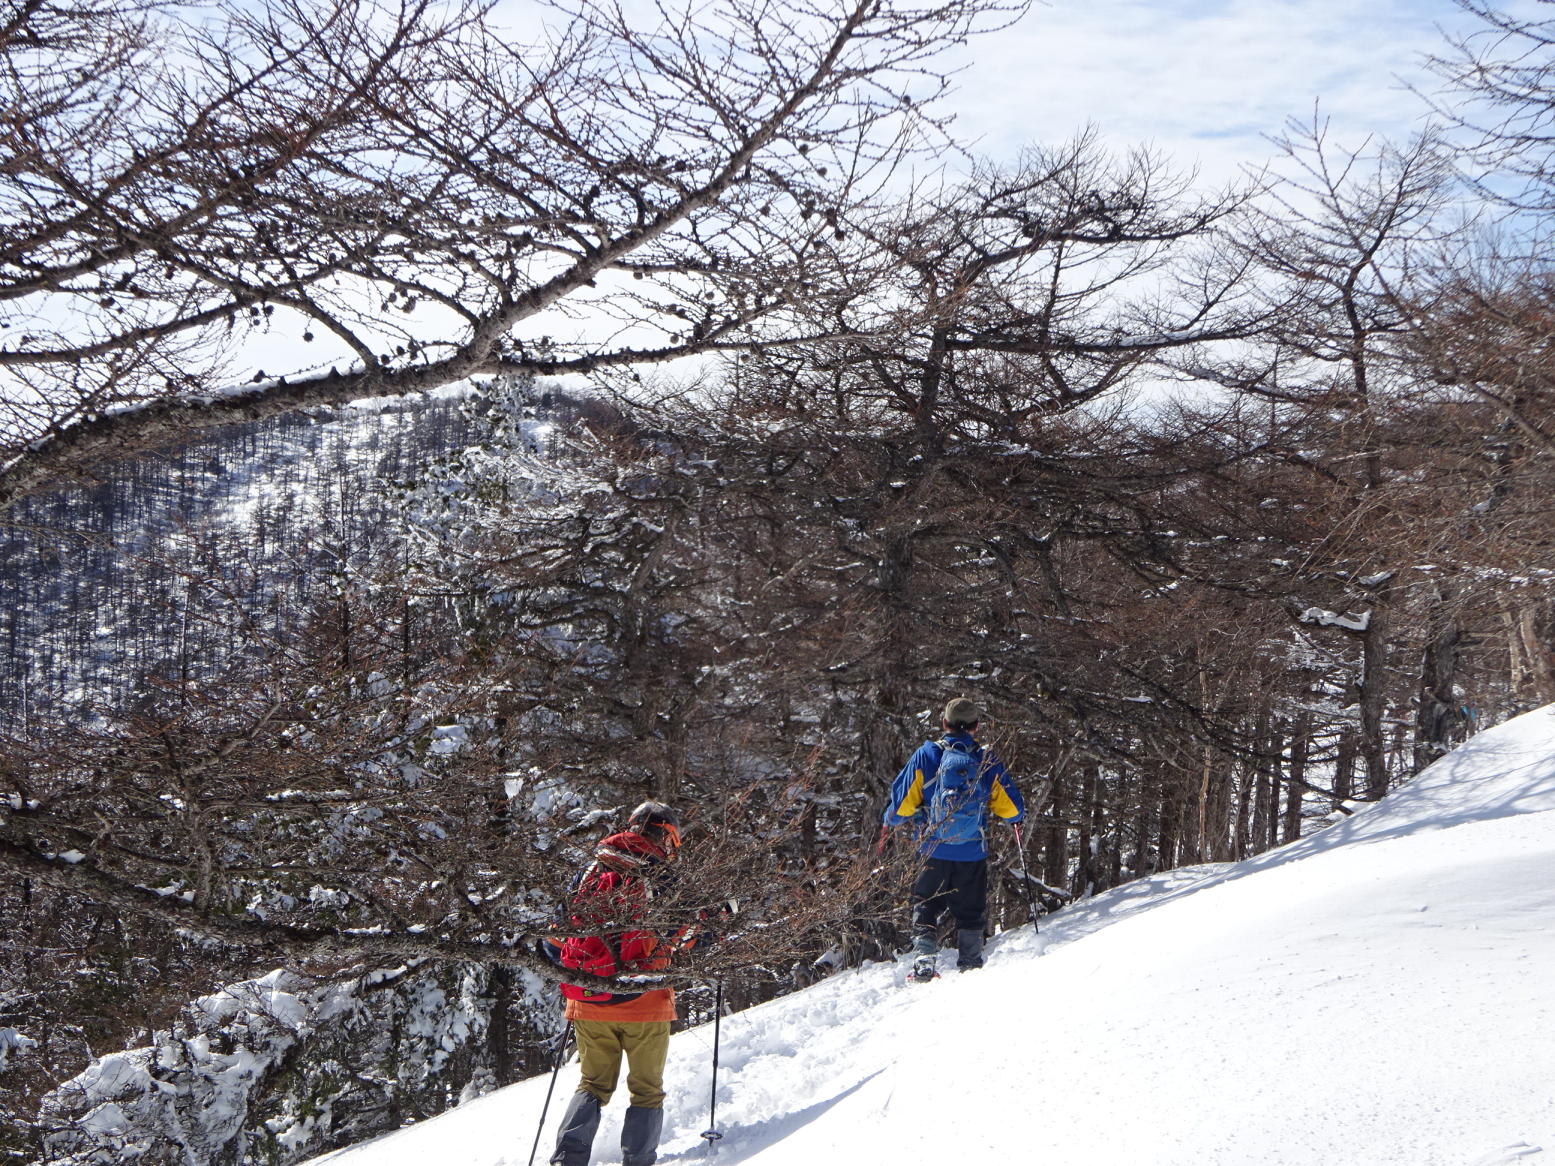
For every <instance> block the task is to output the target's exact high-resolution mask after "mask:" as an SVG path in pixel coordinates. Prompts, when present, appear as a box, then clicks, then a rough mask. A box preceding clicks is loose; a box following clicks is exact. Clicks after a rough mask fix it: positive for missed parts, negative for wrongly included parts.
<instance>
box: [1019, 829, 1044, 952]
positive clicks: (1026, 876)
mask: <svg viewBox="0 0 1555 1166" xmlns="http://www.w3.org/2000/svg"><path fill="white" fill-rule="evenodd" d="M1015 853H1016V854H1018V855H1020V885H1021V890H1022V891H1024V892H1025V895H1026V914H1027V915H1028V916H1029V917H1030V918H1031V933H1032V934H1033V935H1035V934H1037V931H1038V928H1037V904H1036V901H1035V900H1034V899H1033V898H1032V897H1031V872H1030V871H1028V870H1027V869H1026V840H1025V839H1024V838H1022V837H1021V836H1020V823H1019V822H1016V823H1015Z"/></svg>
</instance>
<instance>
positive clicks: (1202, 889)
mask: <svg viewBox="0 0 1555 1166" xmlns="http://www.w3.org/2000/svg"><path fill="white" fill-rule="evenodd" d="M1039 957H1040V958H1039ZM942 962H944V963H947V964H948V962H949V960H948V957H947V958H946V959H945V960H944V961H942ZM903 972H904V969H903V967H902V965H901V964H900V963H898V964H894V965H893V964H874V965H868V966H865V967H863V968H860V969H856V970H853V971H849V972H845V973H842V974H840V975H838V976H836V977H834V978H833V979H831V980H828V981H826V982H825V983H823V984H820V985H818V986H816V987H814V988H812V989H810V990H808V991H805V992H801V993H797V994H795V995H792V996H789V997H785V998H784V999H781V1000H776V1001H773V1002H771V1003H769V1004H765V1005H762V1006H760V1007H757V1008H753V1009H751V1010H749V1011H747V1012H744V1013H739V1014H736V1015H734V1016H730V1017H727V1018H725V1020H724V1022H723V1043H722V1054H721V1062H722V1063H721V1066H720V1071H719V1078H718V1110H717V1112H718V1124H719V1126H720V1127H721V1128H722V1129H723V1130H724V1131H725V1134H726V1137H725V1139H724V1140H723V1141H721V1142H719V1143H718V1144H717V1147H716V1150H711V1149H710V1148H709V1147H708V1146H707V1145H706V1143H704V1142H702V1141H701V1140H700V1139H699V1137H698V1134H699V1133H700V1131H702V1130H703V1129H705V1128H706V1127H707V1123H708V1101H709V1076H710V1070H711V1056H710V1052H711V1050H710V1046H711V1037H712V1033H711V1029H710V1028H700V1029H694V1030H691V1031H688V1032H685V1033H683V1034H680V1035H679V1036H677V1037H676V1038H675V1040H674V1043H673V1048H672V1051H671V1055H670V1064H669V1069H668V1072H667V1081H668V1082H669V1086H670V1089H671V1091H672V1097H671V1101H670V1103H669V1106H668V1109H667V1112H666V1122H665V1138H664V1144H663V1147H662V1149H661V1154H660V1160H661V1162H666V1163H673V1162H679V1161H701V1160H704V1159H705V1160H707V1161H710V1162H716V1163H718V1164H719V1166H735V1164H736V1163H751V1164H753V1166H815V1164H817V1163H826V1164H828V1166H831V1164H835V1163H853V1164H859V1166H873V1164H877V1163H878V1164H886V1163H891V1164H896V1163H901V1162H907V1161H911V1162H918V1163H945V1164H947V1166H948V1164H951V1163H955V1164H957V1166H963V1164H970V1163H1005V1162H1028V1161H1032V1162H1039V1163H1040V1162H1085V1163H1087V1166H1383V1164H1393V1163H1396V1164H1399V1166H1435V1164H1443V1166H1493V1164H1497V1163H1511V1162H1520V1161H1527V1162H1532V1163H1533V1164H1534V1166H1537V1163H1538V1162H1542V1161H1548V1162H1550V1163H1551V1164H1552V1166H1555V1039H1552V1038H1555V706H1552V707H1551V708H1546V709H1541V710H1539V711H1536V712H1533V713H1529V714H1527V715H1525V716H1522V717H1519V718H1517V719H1516V720H1513V721H1510V722H1508V723H1507V724H1504V725H1501V726H1499V727H1497V728H1494V729H1491V730H1488V731H1486V732H1484V733H1482V734H1480V735H1479V736H1477V737H1475V738H1474V739H1473V740H1471V741H1469V742H1468V743H1467V744H1465V745H1464V746H1463V747H1462V748H1460V749H1458V750H1457V751H1456V752H1454V753H1453V754H1451V755H1450V756H1448V757H1445V758H1443V759H1442V760H1441V761H1440V762H1438V763H1437V764H1435V765H1433V766H1431V767H1430V768H1429V769H1428V770H1426V771H1425V772H1424V773H1423V774H1421V775H1420V776H1419V777H1418V778H1417V779H1416V780H1415V781H1414V782H1412V783H1411V784H1410V785H1408V786H1407V787H1405V788H1403V789H1401V790H1399V791H1397V792H1396V793H1394V794H1393V795H1391V796H1390V797H1388V798H1387V799H1386V800H1385V801H1383V802H1382V803H1380V804H1378V805H1376V806H1373V807H1368V808H1366V809H1364V810H1362V811H1361V812H1359V813H1357V814H1356V815H1355V816H1354V817H1352V818H1349V819H1347V820H1345V821H1344V822H1342V823H1340V824H1338V825H1335V826H1333V827H1330V828H1329V829H1326V830H1323V831H1321V832H1320V833H1318V834H1316V835H1313V836H1311V837H1308V838H1305V839H1303V840H1301V841H1300V842H1297V843H1293V844H1291V845H1289V846H1286V847H1284V848H1281V849H1280V850H1277V851H1272V852H1270V853H1268V854H1265V855H1261V856H1259V857H1258V858H1255V859H1252V860H1250V861H1248V862H1243V863H1238V864H1233V865H1227V866H1215V867H1198V868H1191V869H1185V870H1176V871H1171V872H1169V873H1166V874H1162V875H1159V876H1156V877H1153V878H1148V879H1144V880H1141V881H1138V882H1134V883H1130V884H1128V885H1126V886H1123V887H1119V888H1117V889H1115V890H1113V891H1111V892H1109V893H1107V894H1104V895H1100V896H1097V897H1095V898H1093V899H1090V900H1086V901H1084V902H1082V903H1079V904H1077V905H1075V906H1074V907H1071V908H1070V909H1068V910H1066V911H1064V912H1062V913H1060V914H1058V915H1055V916H1052V917H1051V918H1050V919H1049V920H1046V921H1044V925H1043V930H1042V935H1041V936H1036V935H1033V934H1032V933H1031V931H1030V929H1029V928H1026V929H1022V930H1019V931H1014V932H1008V933H1005V934H1003V935H1001V936H998V937H996V938H995V939H994V940H993V941H992V943H991V944H990V959H989V963H988V966H987V967H986V968H985V969H984V970H982V971H980V972H976V973H971V974H968V975H956V974H955V973H953V972H952V973H950V974H948V975H946V976H945V977H944V978H942V979H940V980H938V981H935V982H934V983H932V984H928V985H923V986H919V985H906V984H904V974H903ZM575 1083H576V1068H575V1066H572V1065H569V1066H568V1067H566V1068H564V1069H563V1071H562V1078H561V1083H560V1085H559V1087H558V1091H557V1098H556V1099H555V1100H554V1101H553V1103H552V1105H551V1109H550V1116H549V1118H548V1121H547V1123H546V1128H545V1132H544V1136H543V1137H542V1139H541V1148H540V1153H539V1154H538V1155H537V1156H536V1161H539V1162H543V1161H545V1160H546V1158H547V1157H548V1156H549V1150H550V1146H551V1144H552V1141H553V1139H554V1127H555V1121H556V1118H557V1116H558V1115H559V1113H560V1110H561V1105H562V1103H564V1102H565V1095H566V1093H567V1092H568V1091H570V1090H571V1089H572V1087H573V1086H574V1085H575ZM546 1085H547V1081H546V1080H545V1079H538V1080H532V1081H528V1082H524V1083H522V1084H520V1085H517V1086H514V1087H512V1088H509V1089H505V1090H502V1091H499V1092H497V1093H493V1094H491V1095H489V1096H487V1097H484V1098H481V1099H479V1100H477V1101H473V1102H471V1103H469V1104H467V1105H465V1106H463V1107H461V1108H459V1109H458V1110H455V1111H453V1112H451V1113H448V1114H445V1115H443V1116H442V1117H439V1118H437V1119H434V1120H432V1121H428V1122H425V1123H423V1124H422V1125H419V1126H416V1127H413V1128H410V1129H407V1130H403V1131H400V1132H398V1133H396V1134H393V1135H390V1136H388V1137H385V1138H381V1139H378V1140H377V1141H374V1142H371V1143H368V1144H366V1145H362V1146H357V1147H353V1148H351V1149H349V1150H344V1151H339V1152H337V1153H335V1154H331V1155H327V1156H325V1157H324V1158H320V1159H317V1160H316V1161H317V1162H318V1163H323V1162H328V1163H329V1164H330V1166H426V1164H427V1163H429V1162H435V1163H436V1164H437V1166H522V1164H523V1163H526V1162H528V1160H529V1153H530V1146H531V1144H532V1142H533V1140H534V1136H535V1129H536V1123H537V1121H538V1120H539V1116H540V1110H541V1106H542V1103H543V1101H544V1098H545V1093H546ZM624 1105H625V1099H624V1097H618V1098H617V1099H616V1100H615V1101H614V1102H613V1103H612V1105H611V1107H610V1109H609V1110H608V1111H607V1114H608V1116H607V1119H606V1122H605V1123H604V1125H603V1127H602V1129H601V1131H600V1136H599V1139H598V1141H597V1142H596V1145H595V1161H596V1162H598V1163H602V1164H608V1163H612V1162H618V1161H619V1152H618V1151H617V1150H616V1148H615V1147H616V1141H617V1137H618V1134H619V1128H620V1126H619V1123H620V1114H621V1111H622V1109H623V1108H624Z"/></svg>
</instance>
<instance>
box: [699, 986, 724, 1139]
mask: <svg viewBox="0 0 1555 1166" xmlns="http://www.w3.org/2000/svg"><path fill="white" fill-rule="evenodd" d="M723 1011H724V983H723V981H722V980H716V981H714V983H713V1089H712V1095H711V1097H709V1099H708V1103H707V1129H705V1130H703V1131H702V1136H703V1137H704V1138H706V1139H707V1153H708V1155H709V1156H711V1155H712V1154H713V1153H714V1152H715V1150H716V1149H717V1146H718V1139H719V1138H721V1137H723V1134H721V1133H719V1132H718V1025H719V1021H720V1020H722V1019H723Z"/></svg>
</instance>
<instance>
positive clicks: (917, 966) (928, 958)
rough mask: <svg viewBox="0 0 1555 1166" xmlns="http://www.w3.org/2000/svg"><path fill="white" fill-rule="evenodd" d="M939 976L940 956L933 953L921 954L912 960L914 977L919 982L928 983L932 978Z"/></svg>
mask: <svg viewBox="0 0 1555 1166" xmlns="http://www.w3.org/2000/svg"><path fill="white" fill-rule="evenodd" d="M938 977H939V957H938V956H933V955H921V956H919V957H918V958H917V959H915V960H913V962H912V979H913V980H914V981H915V982H917V983H919V984H927V983H928V982H929V981H930V980H934V979H937V978H938Z"/></svg>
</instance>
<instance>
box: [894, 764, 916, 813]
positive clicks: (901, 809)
mask: <svg viewBox="0 0 1555 1166" xmlns="http://www.w3.org/2000/svg"><path fill="white" fill-rule="evenodd" d="M922 806H923V770H921V769H915V770H913V771H912V784H911V785H910V786H908V787H907V796H906V797H904V798H903V799H902V804H901V805H899V806H897V807H896V816H897V817H898V818H911V817H912V816H913V815H914V814H916V813H917V812H918V811H919V809H921V808H922Z"/></svg>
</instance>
